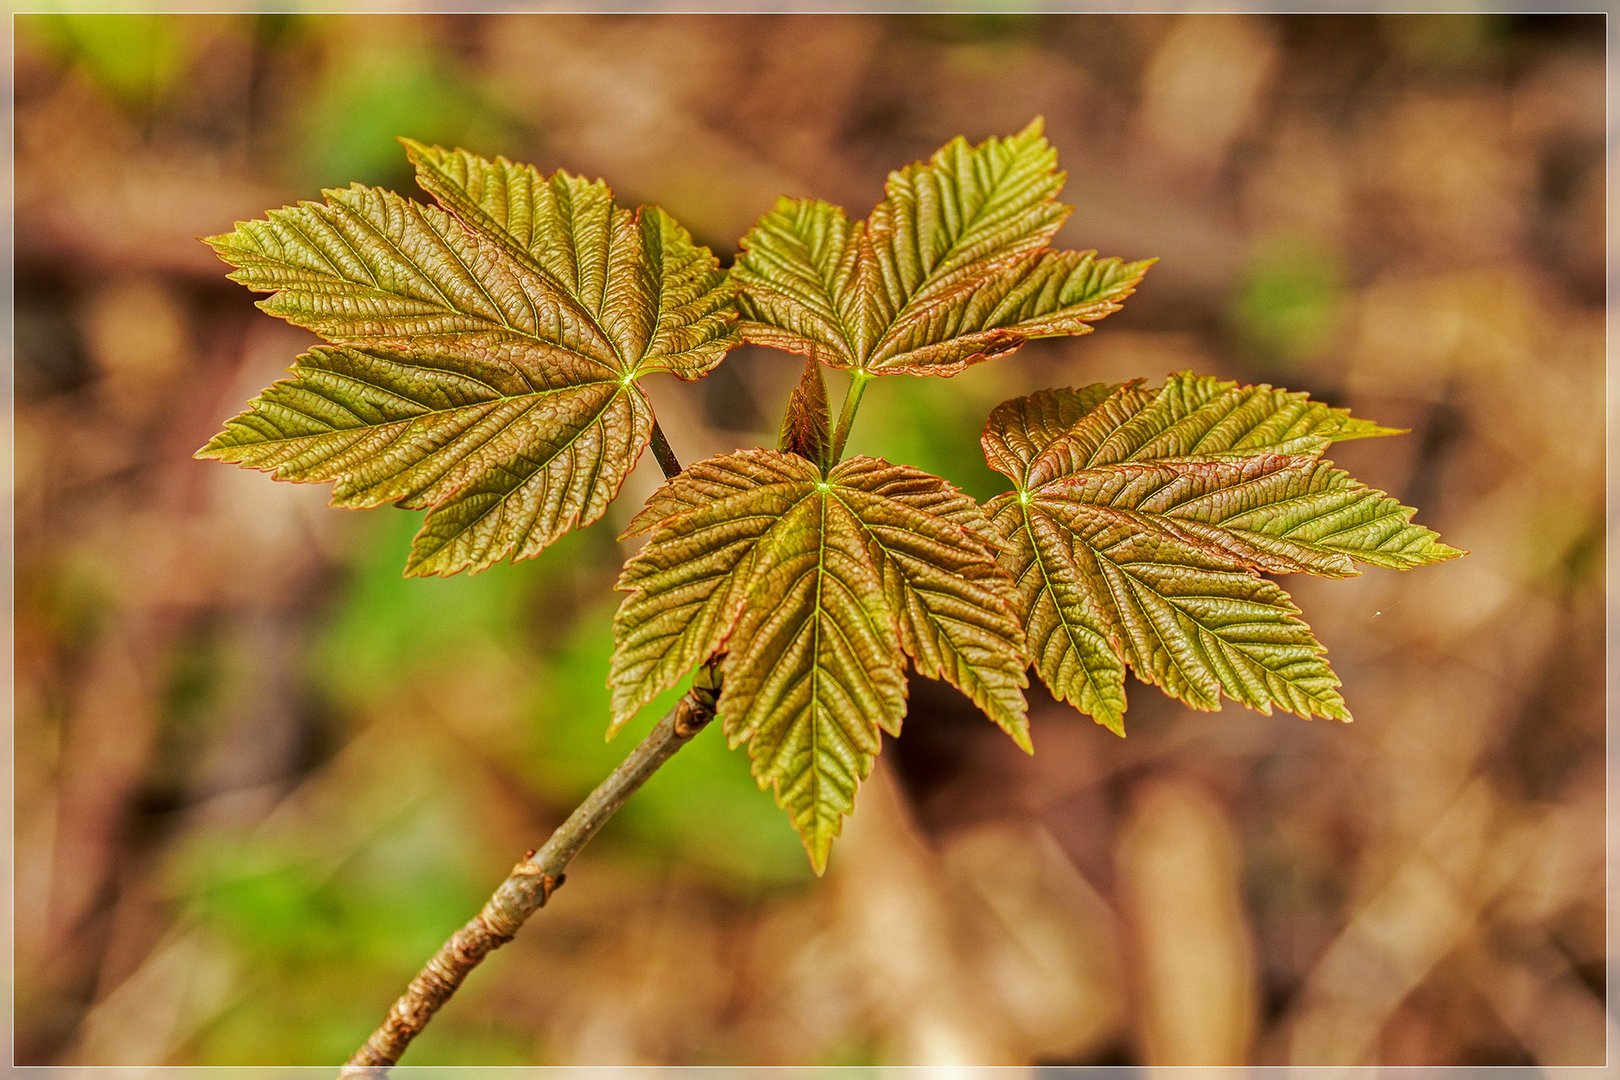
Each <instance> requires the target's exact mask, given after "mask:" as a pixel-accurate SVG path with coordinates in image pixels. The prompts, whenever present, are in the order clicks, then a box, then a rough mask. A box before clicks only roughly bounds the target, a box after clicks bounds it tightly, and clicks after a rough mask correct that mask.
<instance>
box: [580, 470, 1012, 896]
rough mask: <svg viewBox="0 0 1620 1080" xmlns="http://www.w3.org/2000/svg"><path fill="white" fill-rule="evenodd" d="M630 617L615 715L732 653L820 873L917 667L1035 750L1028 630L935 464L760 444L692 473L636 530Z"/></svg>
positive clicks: (752, 728)
mask: <svg viewBox="0 0 1620 1080" xmlns="http://www.w3.org/2000/svg"><path fill="white" fill-rule="evenodd" d="M642 532H649V533H650V534H651V535H650V537H649V539H648V541H647V543H646V545H645V546H644V547H643V548H642V550H641V551H640V552H639V553H638V554H637V555H636V556H635V557H634V558H633V559H631V560H630V562H629V563H628V564H627V565H626V566H625V570H624V574H623V576H622V577H621V578H620V581H619V588H620V589H621V590H623V591H625V592H627V593H628V594H629V595H628V596H627V597H626V598H625V599H624V601H623V603H622V604H621V605H620V608H619V612H618V615H617V617H616V619H615V622H614V637H615V643H616V648H615V651H614V655H613V662H612V673H611V675H610V678H609V684H610V686H611V687H612V688H613V723H614V727H615V728H617V727H618V726H621V725H623V724H624V723H625V722H626V721H628V720H629V719H630V718H631V717H632V716H633V715H634V714H635V712H636V710H637V709H639V708H640V707H641V706H643V705H645V704H646V703H647V702H648V701H650V700H651V699H652V698H653V697H655V696H656V695H657V694H659V693H660V692H662V691H663V690H665V689H668V688H669V687H671V686H674V685H675V684H676V683H677V682H678V681H679V680H680V679H681V678H682V677H683V676H684V675H685V674H686V673H687V672H689V671H691V670H692V669H693V667H695V666H696V665H698V664H699V663H702V662H704V661H707V660H710V659H711V658H713V657H715V656H718V655H720V654H724V655H725V660H724V667H723V675H724V680H723V689H722V691H721V694H720V699H719V704H718V710H717V713H718V716H719V717H720V720H721V722H722V724H723V727H724V730H725V731H726V733H727V737H728V738H729V740H730V741H731V744H732V745H734V746H735V745H737V744H739V743H743V742H746V743H747V745H748V751H749V755H750V757H751V759H752V761H753V771H754V776H755V778H756V779H757V780H758V781H759V783H760V786H761V787H765V786H770V787H772V788H773V789H774V791H775V795H776V799H777V802H778V804H779V805H781V806H782V807H783V809H785V810H786V811H787V812H788V814H789V816H790V817H791V818H792V820H793V823H794V825H795V826H796V827H797V828H798V830H799V832H800V835H801V836H802V838H803V840H804V844H805V848H806V850H807V851H808V852H809V854H810V859H811V863H812V865H813V866H814V867H815V868H816V871H817V872H818V873H819V872H820V871H821V870H822V869H823V868H824V867H825V865H826V860H827V853H828V850H829V848H830V847H831V844H832V841H833V839H834V837H836V836H837V834H838V832H839V830H840V828H841V827H842V822H843V818H844V816H845V815H846V814H848V813H849V812H850V810H851V809H852V808H853V806H854V797H855V789H856V786H857V785H858V784H859V782H860V781H861V780H862V779H863V778H864V777H865V776H866V775H867V774H868V773H869V772H870V771H871V768H872V762H873V759H874V757H875V755H876V754H877V753H878V750H879V747H880V742H881V733H882V732H888V733H889V734H891V735H895V734H898V733H899V730H900V721H901V717H902V716H903V715H904V713H905V695H906V683H905V669H904V661H905V658H906V657H910V658H911V661H912V663H913V665H914V666H915V668H916V669H917V671H918V672H919V673H921V674H923V675H925V676H928V677H930V678H943V679H945V680H946V681H948V682H950V683H952V684H953V685H955V686H956V687H957V688H958V689H960V690H961V691H962V692H963V693H964V694H966V695H967V696H968V697H969V698H970V699H971V700H972V701H973V702H974V703H975V704H976V705H978V706H979V707H980V708H981V709H983V710H984V712H985V713H986V714H987V715H988V716H989V717H990V718H991V719H992V720H994V721H995V722H996V723H997V724H998V725H1000V726H1001V727H1002V728H1003V729H1004V730H1005V731H1007V733H1008V734H1009V735H1011V736H1012V737H1013V738H1014V740H1016V741H1017V742H1018V744H1019V745H1020V746H1023V747H1024V748H1025V749H1028V747H1029V737H1028V728H1027V721H1026V717H1025V703H1024V696H1023V688H1024V686H1026V685H1027V680H1026V676H1025V668H1026V666H1027V665H1026V661H1025V659H1024V654H1023V635H1022V632H1021V631H1020V628H1019V625H1018V621H1017V618H1016V617H1015V615H1014V613H1013V609H1012V606H1011V602H1010V601H1011V599H1012V597H1011V593H1010V589H1011V582H1010V581H1009V580H1008V578H1007V575H1006V573H1005V572H1004V571H1003V570H1002V569H1001V568H1000V567H999V566H998V565H997V564H996V561H995V557H994V555H993V553H992V551H991V550H990V547H989V545H988V544H987V542H986V537H988V536H989V535H991V532H992V530H991V526H990V524H989V522H988V521H986V520H985V519H984V516H983V513H982V512H981V511H980V509H979V507H978V506H977V505H976V504H975V503H974V502H973V500H971V499H970V498H968V497H967V496H966V495H964V494H962V493H961V492H960V491H958V490H956V489H955V488H954V487H952V486H951V485H950V484H948V483H946V482H945V481H944V480H941V479H940V478H938V477H936V476H931V475H929V474H928V473H924V472H920V471H918V470H916V469H913V468H909V467H907V466H903V465H891V464H889V463H888V462H885V461H881V460H878V459H876V458H870V457H852V458H850V459H848V460H846V461H844V462H842V463H840V464H838V465H836V466H833V467H832V468H831V469H830V470H828V471H826V472H825V473H824V472H823V471H822V470H821V469H820V468H819V467H818V466H817V465H816V464H814V463H813V462H811V461H809V460H807V459H805V458H804V457H801V456H799V455H797V454H792V453H786V452H782V451H775V450H763V449H760V450H746V451H740V452H738V453H734V454H729V455H725V456H722V457H715V458H709V459H707V460H705V461H701V462H698V463H697V464H695V465H693V466H691V467H690V468H688V469H687V470H686V471H685V472H683V473H681V474H680V475H679V476H677V477H676V478H675V479H674V480H672V481H671V482H670V483H668V484H666V485H665V486H664V487H663V488H661V489H660V490H659V491H658V492H656V493H655V494H654V495H653V497H652V498H651V499H650V500H649V501H648V503H647V506H646V507H645V508H644V509H643V510H642V512H641V513H640V514H639V515H638V516H637V517H636V519H635V520H634V521H633V522H632V523H631V526H630V529H629V531H628V533H627V535H634V534H638V533H642Z"/></svg>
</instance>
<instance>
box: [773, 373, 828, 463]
mask: <svg viewBox="0 0 1620 1080" xmlns="http://www.w3.org/2000/svg"><path fill="white" fill-rule="evenodd" d="M777 445H778V446H779V447H780V448H781V449H783V450H787V451H789V452H790V453H794V454H798V455H799V456H800V457H802V458H806V459H807V460H810V461H813V462H815V463H816V464H817V465H820V466H821V467H822V468H826V467H828V466H829V465H831V464H832V413H831V411H830V409H829V406H828V404H827V384H826V383H825V382H823V381H822V379H821V365H820V364H818V363H816V361H815V359H814V358H810V359H807V360H805V362H804V371H803V373H802V374H801V375H800V376H799V381H798V382H797V383H796V384H794V387H793V391H792V393H790V394H789V395H788V405H787V412H786V413H784V414H783V416H782V433H781V434H780V435H779V436H778V437H777Z"/></svg>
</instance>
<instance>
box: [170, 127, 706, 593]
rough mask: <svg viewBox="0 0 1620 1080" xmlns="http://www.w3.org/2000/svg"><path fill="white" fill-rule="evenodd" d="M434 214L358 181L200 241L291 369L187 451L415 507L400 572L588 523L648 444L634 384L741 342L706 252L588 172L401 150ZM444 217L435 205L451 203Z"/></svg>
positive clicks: (371, 501)
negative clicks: (294, 340)
mask: <svg viewBox="0 0 1620 1080" xmlns="http://www.w3.org/2000/svg"><path fill="white" fill-rule="evenodd" d="M407 148H408V150H409V152H410V155H411V157H412V159H413V160H414V161H415V162H416V165H417V168H418V176H419V179H420V181H421V183H422V186H423V187H424V188H425V189H426V190H427V191H429V192H430V193H431V194H432V195H433V196H434V197H435V198H436V199H437V200H438V201H439V203H440V204H441V206H443V207H444V208H445V209H438V208H435V207H429V206H423V205H421V204H418V203H415V202H412V201H410V200H408V199H406V198H404V197H402V196H400V195H397V194H395V193H393V192H390V191H383V190H380V189H376V188H367V187H361V186H358V185H356V186H354V187H350V188H346V189H343V190H337V191H328V192H326V201H325V202H324V203H309V202H306V203H301V204H299V205H298V206H295V207H288V208H286V209H282V210H273V211H271V212H270V214H269V215H268V216H267V217H266V218H265V219H263V220H260V221H252V222H244V223H241V224H239V225H238V226H237V228H236V230H235V231H234V232H231V233H228V234H226V235H224V236H217V237H213V238H212V239H210V240H209V241H208V242H209V244H210V245H211V246H212V247H213V248H214V250H215V251H216V252H218V253H219V255H220V256H221V258H223V259H224V260H225V261H226V262H228V263H230V264H231V265H233V266H235V267H236V270H235V271H234V272H233V273H232V274H231V277H232V278H233V279H234V280H236V281H240V282H242V283H243V284H245V285H247V286H248V287H249V288H251V289H254V290H256V291H259V292H267V293H270V294H271V295H270V296H269V297H268V298H267V299H265V300H263V301H260V304H259V306H260V307H262V308H264V309H265V310H266V311H269V312H270V313H272V314H274V315H278V316H280V317H282V318H284V319H287V320H288V321H289V322H292V323H295V324H297V325H299V326H304V327H307V328H309V329H311V330H313V331H315V332H316V333H318V334H320V335H321V336H322V337H324V338H326V339H327V341H329V342H331V343H333V345H335V346H338V347H336V348H320V349H315V350H312V351H311V352H310V353H308V354H306V355H305V356H303V357H301V358H299V360H298V362H297V363H296V364H295V365H294V367H293V369H292V374H293V378H292V379H291V380H288V381H285V382H281V383H277V384H276V385H274V386H272V387H270V388H269V389H268V390H266V391H265V392H264V393H263V394H262V395H260V397H258V398H256V399H255V400H254V401H253V402H252V403H250V405H249V407H248V409H247V410H246V411H245V412H244V413H242V414H241V415H240V416H238V417H236V418H234V419H233V420H231V421H229V422H228V423H227V425H226V427H225V430H224V431H222V432H221V433H220V434H219V435H216V436H215V437H214V439H213V440H212V441H210V442H209V443H208V445H207V446H205V447H204V448H203V449H202V450H201V451H200V452H199V455H198V456H200V457H214V458H220V459H222V460H226V461H232V462H238V463H241V464H244V465H247V466H250V467H252V468H259V469H265V470H268V471H270V472H272V473H273V474H274V475H275V476H276V478H277V479H282V480H295V481H304V482H319V481H334V482H335V487H334V493H333V501H334V502H335V503H337V504H339V505H345V506H372V505H377V504H379V503H382V502H396V503H398V504H399V505H402V506H406V507H410V508H414V509H426V510H427V511H428V517H427V521H426V523H425V524H424V526H423V528H422V531H421V533H420V534H419V535H418V537H417V540H416V542H415V544H414V545H413V548H412V554H411V560H410V563H409V565H408V567H407V573H411V574H451V573H455V572H457V571H459V570H482V569H485V568H486V567H488V566H490V565H491V564H492V563H494V562H496V561H497V560H499V559H502V558H506V557H511V558H514V559H519V558H528V557H531V556H533V555H535V554H538V553H539V552H540V551H541V550H542V549H543V548H544V547H546V545H548V544H550V543H551V542H552V541H554V540H555V539H556V538H557V537H558V536H560V535H562V534H563V533H565V532H567V531H568V530H569V529H572V528H574V527H576V526H578V525H585V524H589V523H590V522H591V521H594V520H595V519H596V518H598V517H600V516H601V515H602V513H603V511H604V510H605V509H606V507H607V504H608V503H609V502H610V501H611V500H612V499H613V497H614V496H615V495H616V494H617V493H618V490H619V487H620V485H621V484H622V483H623V481H624V478H625V476H627V475H628V474H629V472H630V470H631V468H632V467H634V465H635V463H636V460H637V459H638V458H639V456H640V455H641V452H642V451H643V450H644V449H645V448H646V446H647V443H648V441H649V439H650V435H651V430H652V423H653V414H652V408H651V406H650V404H649V403H648V401H647V399H646V397H645V395H644V394H643V393H642V391H641V389H640V388H639V387H637V386H636V385H635V383H636V380H638V379H639V378H641V377H642V376H643V375H645V374H647V373H649V372H655V371H666V372H670V373H672V374H674V375H677V376H678V377H680V378H683V379H695V378H700V377H701V376H702V375H704V374H705V373H706V372H708V371H709V370H710V369H711V368H713V367H714V365H715V364H717V363H718V362H719V361H720V359H721V357H722V356H724V355H725V353H726V352H727V351H728V350H729V349H730V348H732V347H733V346H734V345H735V344H736V332H735V324H734V322H735V313H734V305H733V301H732V294H731V289H730V287H729V285H728V284H727V283H726V280H725V275H724V273H723V272H722V271H721V270H720V269H719V266H718V264H717V262H716V261H715V259H714V256H713V255H712V254H711V253H710V252H709V251H708V250H707V249H705V248H702V247H699V246H697V245H696V244H694V243H693V242H692V240H691V238H690V237H689V236H687V234H686V233H685V231H684V230H682V229H681V228H680V226H678V225H676V224H675V223H674V221H673V220H671V219H670V218H669V216H668V215H666V214H664V213H663V212H662V211H661V210H658V209H656V208H642V209H640V210H637V211H630V210H626V209H623V208H620V207H618V206H616V205H614V203H613V196H612V192H611V191H609V189H608V188H607V186H606V185H605V184H602V183H601V182H600V181H594V182H593V181H586V180H583V179H581V178H579V177H575V176H570V175H568V174H567V173H564V172H560V171H559V172H557V173H555V174H553V175H552V176H550V177H546V176H543V175H541V174H540V173H539V172H537V171H536V170H535V169H533V168H532V167H530V166H527V165H515V164H513V163H511V162H508V161H506V160H505V159H504V158H497V159H495V160H494V161H489V160H485V159H483V158H478V157H475V156H473V155H471V154H467V153H465V152H464V151H446V150H441V149H438V148H435V147H426V146H422V145H420V144H417V143H407ZM447 211H448V212H447Z"/></svg>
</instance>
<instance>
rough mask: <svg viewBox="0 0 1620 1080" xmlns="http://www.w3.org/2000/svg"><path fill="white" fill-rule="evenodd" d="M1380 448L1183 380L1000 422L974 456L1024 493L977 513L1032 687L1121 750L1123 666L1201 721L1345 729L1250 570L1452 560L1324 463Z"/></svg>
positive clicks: (1270, 589)
mask: <svg viewBox="0 0 1620 1080" xmlns="http://www.w3.org/2000/svg"><path fill="white" fill-rule="evenodd" d="M1389 433H1390V431H1389V429H1386V428H1380V427H1377V426H1376V425H1373V424H1369V423H1367V422H1366V421H1362V420H1358V419H1353V418H1352V417H1350V415H1349V413H1347V412H1345V411H1344V410H1341V409H1332V408H1329V407H1328V406H1325V405H1322V404H1320V403H1318V402H1313V401H1310V400H1309V399H1307V398H1306V397H1305V396H1304V395H1302V394H1290V393H1288V392H1287V391H1282V390H1275V389H1273V388H1271V387H1269V386H1252V387H1240V386H1237V385H1236V384H1234V383H1223V382H1220V381H1218V380H1214V379H1208V378H1199V377H1196V376H1193V375H1190V374H1184V375H1178V376H1174V377H1172V378H1171V379H1170V380H1169V381H1168V382H1167V383H1166V384H1165V385H1164V386H1163V387H1161V388H1159V389H1157V390H1149V389H1146V388H1144V387H1143V386H1142V385H1141V383H1140V381H1138V382H1132V383H1127V384H1125V385H1123V386H1117V387H1109V386H1104V385H1100V384H1099V385H1096V386H1090V387H1086V388H1084V389H1081V390H1048V391H1043V392H1041V393H1038V394H1034V395H1031V396H1029V397H1025V398H1019V399H1016V400H1013V401H1009V402H1006V403H1004V404H1003V405H1001V406H1000V407H998V408H997V409H996V410H995V412H994V413H992V415H991V418H990V422H989V424H988V425H987V427H986V429H985V434H984V438H983V444H984V449H985V457H986V459H987V460H988V461H989V463H990V465H991V467H992V468H994V469H996V470H997V471H999V472H1002V473H1004V474H1005V475H1007V476H1009V477H1010V478H1011V479H1012V480H1013V481H1014V483H1015V485H1016V488H1017V490H1016V492H1014V493H1011V494H1007V495H1002V496H998V497H997V498H996V499H994V500H992V502H991V503H990V504H989V506H988V507H987V511H988V512H989V514H990V517H991V519H992V521H993V523H994V524H995V525H996V526H997V528H998V530H999V531H1000V533H1001V535H1002V537H1003V538H1004V541H1005V543H1004V546H1003V548H1002V551H1001V555H1000V557H1001V560H1002V564H1003V565H1004V566H1005V567H1006V568H1007V570H1008V572H1009V573H1011V574H1012V575H1013V577H1014V579H1015V580H1016V581H1017V583H1018V596H1019V611H1020V614H1021V616H1022V618H1023V621H1024V627H1025V633H1026V635H1027V637H1028V640H1029V646H1030V651H1031V654H1032V656H1033V658H1034V661H1035V668H1036V671H1037V673H1038V674H1039V675H1040V676H1041V678H1042V680H1043V681H1044V682H1045V683H1046V684H1047V685H1048V686H1049V687H1050V688H1051V689H1052V691H1053V693H1054V694H1056V695H1057V696H1058V697H1060V698H1062V699H1063V700H1066V701H1069V702H1071V703H1072V704H1074V705H1075V706H1076V707H1078V708H1079V709H1080V710H1081V711H1082V712H1084V713H1086V714H1088V715H1090V716H1092V717H1094V718H1095V719H1096V720H1097V721H1098V723H1101V724H1103V725H1104V726H1106V727H1108V728H1110V729H1111V730H1114V731H1116V732H1117V733H1119V734H1123V733H1124V720H1123V717H1124V711H1125V691H1124V682H1125V668H1126V666H1127V665H1129V666H1130V667H1131V668H1132V669H1133V670H1135V671H1136V673H1137V674H1138V675H1139V676H1140V677H1141V678H1143V679H1144V680H1146V681H1148V682H1151V683H1154V684H1156V685H1158V686H1160V687H1162V688H1163V689H1164V690H1165V691H1166V692H1168V693H1170V694H1171V695H1172V696H1174V697H1177V698H1179V699H1180V700H1182V701H1184V702H1186V703H1187V704H1189V705H1191V706H1193V707H1194V708H1198V709H1215V708H1218V707H1219V704H1220V699H1221V697H1222V695H1224V696H1226V697H1229V698H1231V699H1233V700H1235V701H1238V702H1240V703H1242V704H1244V705H1248V706H1250V707H1252V708H1255V709H1258V710H1260V711H1261V712H1265V713H1268V714H1269V713H1270V711H1271V708H1272V706H1274V705H1275V706H1277V707H1280V708H1282V709H1285V710H1287V711H1289V712H1293V713H1296V714H1298V715H1301V716H1306V717H1309V716H1326V717H1333V718H1338V719H1344V720H1348V719H1349V711H1348V710H1347V709H1346V708H1345V705H1344V702H1343V699H1342V698H1341V697H1340V696H1339V693H1338V690H1337V687H1338V685H1339V682H1338V679H1337V677H1336V676H1335V675H1334V674H1333V672H1332V670H1331V668H1329V666H1328V664H1327V661H1326V659H1325V657H1324V655H1323V649H1322V647H1321V645H1320V643H1318V642H1317V641H1316V639H1315V637H1314V636H1313V635H1312V634H1311V632H1310V629H1309V627H1307V626H1306V625H1305V623H1304V622H1303V621H1301V620H1300V618H1299V611H1298V609H1297V608H1295V607H1294V605H1293V603H1292V601H1290V600H1289V598H1288V596H1287V594H1286V593H1284V592H1283V591H1282V589H1281V588H1279V587H1278V586H1277V585H1276V584H1275V583H1273V582H1270V581H1267V580H1265V579H1263V578H1261V577H1260V576H1259V572H1260V571H1269V572H1274V573H1288V572H1301V573H1312V574H1319V575H1323V576H1329V577H1343V576H1348V575H1351V574H1355V573H1357V572H1358V571H1357V570H1356V568H1355V564H1356V563H1357V562H1361V563H1367V564H1370V565H1375V566H1385V567H1392V568H1395V569H1408V568H1410V567H1413V566H1421V565H1425V564H1428V563H1433V562H1439V561H1442V560H1445V559H1450V558H1454V557H1456V556H1457V555H1459V554H1461V552H1459V551H1457V550H1456V549H1454V548H1451V547H1448V546H1446V545H1445V544H1442V543H1440V542H1439V538H1438V537H1437V536H1436V535H1435V534H1434V533H1433V532H1431V531H1429V530H1428V529H1425V528H1423V527H1421V526H1419V525H1416V524H1413V523H1412V520H1411V518H1412V514H1413V511H1412V509H1411V508H1410V507H1406V506H1402V505H1401V504H1400V503H1398V502H1396V501H1395V500H1393V499H1391V498H1389V497H1388V496H1387V495H1385V494H1384V493H1383V492H1381V491H1376V490H1374V489H1372V488H1369V487H1366V486H1365V485H1363V484H1361V483H1359V482H1358V481H1356V480H1354V479H1353V478H1352V477H1350V475H1349V474H1347V473H1345V472H1344V471H1342V470H1340V469H1338V468H1335V467H1334V466H1333V465H1331V464H1330V463H1328V462H1326V461H1324V460H1322V459H1321V454H1322V453H1323V451H1324V450H1325V449H1326V448H1327V446H1328V445H1329V444H1330V442H1332V441H1334V440H1339V439H1351V438H1362V437H1366V436H1371V435H1382V434H1389Z"/></svg>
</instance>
